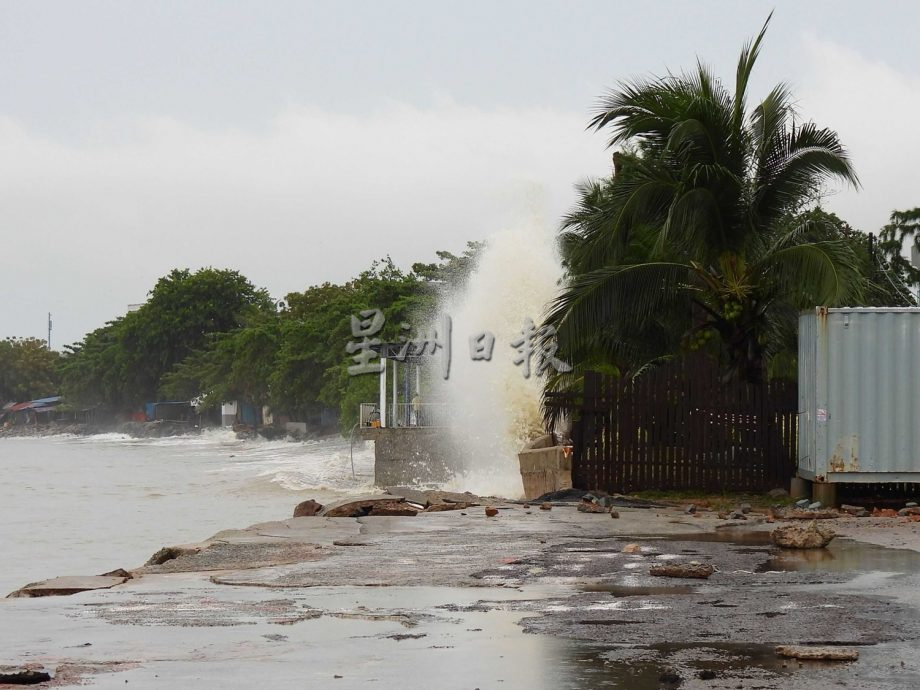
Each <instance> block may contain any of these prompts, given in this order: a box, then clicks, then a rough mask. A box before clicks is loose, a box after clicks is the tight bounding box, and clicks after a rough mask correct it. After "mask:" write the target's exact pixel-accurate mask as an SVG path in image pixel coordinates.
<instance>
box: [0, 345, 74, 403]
mask: <svg viewBox="0 0 920 690" xmlns="http://www.w3.org/2000/svg"><path fill="white" fill-rule="evenodd" d="M59 360H60V354H59V353H58V352H55V351H53V350H49V349H48V347H47V346H46V344H45V341H44V340H39V339H37V338H6V339H5V340H0V405H3V404H4V403H7V402H24V401H27V400H35V399H36V398H46V397H50V396H52V395H57V394H58V393H59V392H60V391H59V386H60V377H59V375H58V363H59Z"/></svg>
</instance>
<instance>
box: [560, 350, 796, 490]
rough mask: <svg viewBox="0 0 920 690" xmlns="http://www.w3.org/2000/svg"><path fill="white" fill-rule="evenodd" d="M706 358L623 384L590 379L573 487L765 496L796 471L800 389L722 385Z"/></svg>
mask: <svg viewBox="0 0 920 690" xmlns="http://www.w3.org/2000/svg"><path fill="white" fill-rule="evenodd" d="M720 373H721V372H720V371H719V369H718V368H717V366H716V365H715V364H714V363H712V362H711V361H710V360H708V359H705V358H702V357H700V358H692V359H688V360H681V361H675V362H672V363H668V364H665V365H662V366H660V367H656V368H652V369H649V370H648V371H646V372H645V373H643V374H642V375H640V376H638V377H637V378H635V379H631V380H623V379H618V378H614V377H610V376H601V375H599V374H596V373H593V372H589V373H587V374H586V375H585V385H584V393H583V396H582V399H581V400H580V401H579V402H580V405H579V407H580V415H578V416H579V417H580V421H579V422H578V423H577V424H576V429H575V434H574V437H575V438H574V441H575V455H574V458H573V468H572V481H573V484H574V485H575V486H576V487H578V488H583V489H600V490H603V491H607V492H610V493H613V492H619V493H628V492H632V491H642V490H649V489H660V490H680V489H685V490H700V491H765V490H769V489H772V488H776V487H785V486H787V485H788V483H789V478H790V477H792V476H793V475H794V474H795V465H796V420H797V417H796V407H797V396H796V384H795V383H794V382H789V381H773V382H769V383H765V384H762V385H749V384H737V383H733V384H725V383H723V382H722V380H721V377H720Z"/></svg>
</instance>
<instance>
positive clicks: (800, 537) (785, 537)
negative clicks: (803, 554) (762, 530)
mask: <svg viewBox="0 0 920 690" xmlns="http://www.w3.org/2000/svg"><path fill="white" fill-rule="evenodd" d="M836 536H837V535H836V533H835V532H834V530H832V529H831V528H830V527H824V526H823V525H821V526H819V525H818V523H817V522H815V521H812V522H811V523H810V524H808V525H807V526H805V527H802V526H801V525H784V526H783V527H777V528H776V529H774V530H773V531H772V532H771V533H770V539H771V540H772V541H773V543H774V544H776V545H777V546H782V547H783V548H787V549H821V548H824V547H825V546H827V545H828V544H829V543H830V541H831V540H832V539H833V538H834V537H836Z"/></svg>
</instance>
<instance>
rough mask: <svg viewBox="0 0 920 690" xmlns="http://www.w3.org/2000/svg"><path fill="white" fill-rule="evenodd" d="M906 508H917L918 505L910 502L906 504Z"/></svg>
mask: <svg viewBox="0 0 920 690" xmlns="http://www.w3.org/2000/svg"><path fill="white" fill-rule="evenodd" d="M904 507H905V508H916V507H917V504H916V502H915V501H908V502H907V503H905V504H904Z"/></svg>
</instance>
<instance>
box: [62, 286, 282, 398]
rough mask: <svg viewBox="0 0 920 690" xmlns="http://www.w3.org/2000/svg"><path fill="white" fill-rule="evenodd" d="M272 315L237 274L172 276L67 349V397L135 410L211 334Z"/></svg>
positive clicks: (262, 294)
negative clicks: (264, 314)
mask: <svg viewBox="0 0 920 690" xmlns="http://www.w3.org/2000/svg"><path fill="white" fill-rule="evenodd" d="M273 309H274V305H273V303H272V302H271V300H270V299H269V297H268V294H267V293H266V292H265V291H264V290H257V289H256V288H255V287H253V285H252V284H251V283H250V282H249V281H248V280H247V279H246V278H245V277H243V276H242V275H240V274H239V273H238V272H236V271H230V270H218V269H214V268H203V269H200V270H198V271H195V272H194V273H192V272H191V271H189V270H178V269H176V270H173V271H171V272H170V273H169V274H168V275H166V276H164V277H163V278H160V280H158V281H157V283H156V285H155V286H154V287H153V289H152V290H151V291H150V296H149V298H148V300H147V302H146V303H144V304H143V305H142V306H141V307H140V308H139V309H137V310H136V311H132V312H129V313H128V314H126V315H125V316H123V317H121V318H119V319H116V320H115V321H112V322H110V323H108V324H107V325H106V326H104V327H102V328H100V329H97V330H95V331H93V332H92V333H90V334H89V335H87V336H86V338H85V339H84V340H83V342H81V343H79V344H77V345H75V346H73V347H71V348H69V352H68V354H67V355H66V357H65V361H64V364H63V374H64V390H65V395H66V396H67V397H68V398H69V399H70V400H71V401H72V402H81V403H89V404H95V403H104V404H107V405H109V406H111V407H113V408H116V409H133V408H136V407H137V406H139V405H141V404H142V403H144V402H145V401H148V400H154V399H156V398H157V397H158V392H159V390H160V387H161V385H162V379H163V377H164V375H165V374H166V373H167V372H169V371H171V370H172V369H173V368H174V367H175V366H176V365H178V364H179V363H180V362H182V361H183V360H184V359H185V358H186V357H188V356H189V355H191V354H192V353H193V352H195V351H197V350H200V349H202V348H203V347H205V345H207V344H208V342H209V340H210V338H211V337H212V336H213V334H215V333H225V332H229V331H233V330H235V329H238V328H240V327H241V326H242V325H244V323H245V322H246V319H247V318H252V317H253V315H255V314H258V313H260V312H271V311H272V310H273Z"/></svg>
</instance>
